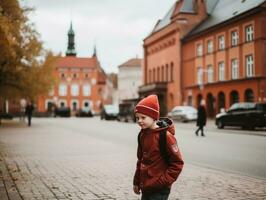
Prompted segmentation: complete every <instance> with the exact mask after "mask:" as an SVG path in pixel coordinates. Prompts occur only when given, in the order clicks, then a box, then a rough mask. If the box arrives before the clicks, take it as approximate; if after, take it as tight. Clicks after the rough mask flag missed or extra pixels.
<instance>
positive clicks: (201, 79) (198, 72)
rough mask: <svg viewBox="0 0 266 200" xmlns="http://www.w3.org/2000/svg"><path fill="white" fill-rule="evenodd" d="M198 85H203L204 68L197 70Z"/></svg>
mask: <svg viewBox="0 0 266 200" xmlns="http://www.w3.org/2000/svg"><path fill="white" fill-rule="evenodd" d="M197 83H198V85H202V84H203V69H202V67H198V68H197Z"/></svg>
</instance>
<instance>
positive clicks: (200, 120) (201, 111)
mask: <svg viewBox="0 0 266 200" xmlns="http://www.w3.org/2000/svg"><path fill="white" fill-rule="evenodd" d="M206 122H207V114H206V109H205V100H201V103H200V105H199V107H198V117H197V126H198V127H199V128H198V129H197V130H196V132H195V134H196V136H198V133H199V131H201V136H202V137H204V136H205V134H204V126H205V125H206Z"/></svg>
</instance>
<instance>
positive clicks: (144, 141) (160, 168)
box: [133, 95, 184, 200]
mask: <svg viewBox="0 0 266 200" xmlns="http://www.w3.org/2000/svg"><path fill="white" fill-rule="evenodd" d="M159 109H160V108H159V103H158V98H157V96H156V95H150V96H148V97H146V98H144V99H142V100H141V101H140V102H139V103H138V104H137V106H136V107H135V115H136V119H137V122H138V124H139V126H140V127H141V131H140V135H139V145H138V152H137V156H138V161H137V167H136V172H135V176H134V183H133V184H134V186H133V190H134V192H135V193H136V194H140V192H142V197H141V200H159V199H160V200H167V199H168V196H169V194H170V189H171V185H172V183H173V182H174V181H176V179H177V177H178V176H179V174H180V172H181V171H182V168H183V164H184V162H183V160H182V157H181V154H180V151H179V148H178V146H177V143H176V139H175V137H174V134H175V130H174V126H173V123H172V121H171V120H170V119H167V118H164V119H160V120H159ZM158 120H159V121H158ZM163 124H164V126H162V125H163ZM163 131H166V144H165V149H166V154H167V157H168V159H167V160H166V159H165V157H164V156H163V155H162V154H161V149H160V147H159V139H161V138H159V135H160V134H162V132H163Z"/></svg>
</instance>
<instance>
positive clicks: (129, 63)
mask: <svg viewBox="0 0 266 200" xmlns="http://www.w3.org/2000/svg"><path fill="white" fill-rule="evenodd" d="M141 61H142V59H140V58H132V59H130V60H128V61H126V62H125V63H123V64H121V65H119V67H138V66H141Z"/></svg>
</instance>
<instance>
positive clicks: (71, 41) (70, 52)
mask: <svg viewBox="0 0 266 200" xmlns="http://www.w3.org/2000/svg"><path fill="white" fill-rule="evenodd" d="M67 35H68V44H67V51H66V55H67V56H76V54H77V53H76V50H75V33H74V31H73V28H72V22H71V23H70V28H69V30H68V34H67Z"/></svg>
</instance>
